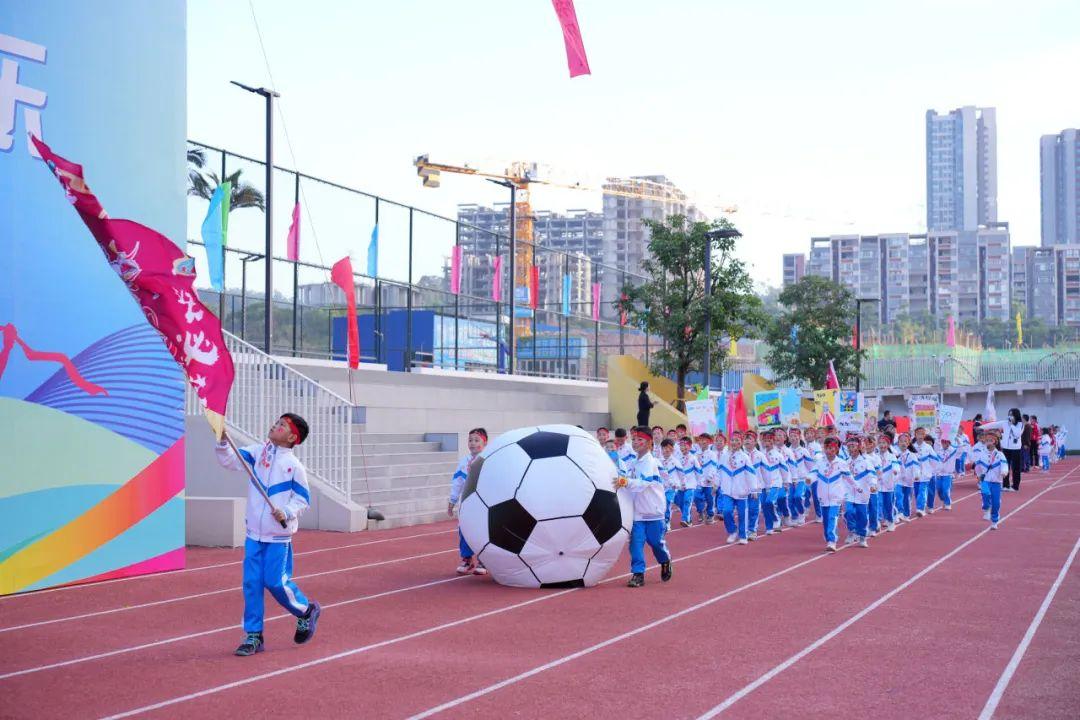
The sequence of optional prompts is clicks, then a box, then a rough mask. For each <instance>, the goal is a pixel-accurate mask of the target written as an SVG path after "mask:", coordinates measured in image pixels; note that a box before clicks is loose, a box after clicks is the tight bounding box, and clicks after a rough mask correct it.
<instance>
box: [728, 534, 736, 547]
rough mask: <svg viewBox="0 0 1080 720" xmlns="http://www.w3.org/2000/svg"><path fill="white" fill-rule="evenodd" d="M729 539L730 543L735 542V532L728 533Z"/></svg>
mask: <svg viewBox="0 0 1080 720" xmlns="http://www.w3.org/2000/svg"><path fill="white" fill-rule="evenodd" d="M727 541H728V545H730V544H731V543H733V542H735V533H731V534H730V535H728V536H727Z"/></svg>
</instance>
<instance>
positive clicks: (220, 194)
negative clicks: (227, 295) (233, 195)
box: [202, 183, 228, 292]
mask: <svg viewBox="0 0 1080 720" xmlns="http://www.w3.org/2000/svg"><path fill="white" fill-rule="evenodd" d="M227 189H228V183H225V184H223V185H218V186H217V188H215V189H214V194H213V195H211V196H210V207H209V208H208V209H207V211H206V219H205V220H203V224H202V239H203V244H204V245H205V247H206V265H207V267H209V269H210V286H211V287H212V288H214V289H215V290H217V291H218V292H221V291H222V290H224V289H225V258H224V255H223V253H224V252H225V249H224V248H225V230H224V228H223V227H222V211H221V203H222V200H223V198H224V197H225V191H226V190H227Z"/></svg>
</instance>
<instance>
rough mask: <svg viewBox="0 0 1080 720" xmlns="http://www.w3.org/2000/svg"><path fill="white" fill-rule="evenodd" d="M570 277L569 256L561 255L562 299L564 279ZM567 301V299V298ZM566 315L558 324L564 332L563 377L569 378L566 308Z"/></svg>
mask: <svg viewBox="0 0 1080 720" xmlns="http://www.w3.org/2000/svg"><path fill="white" fill-rule="evenodd" d="M568 275H570V256H569V255H563V276H562V282H560V283H559V296H560V298H561V297H562V295H563V293H564V292H565V287H566V278H567V276H568ZM568 299H569V298H568ZM566 310H567V314H566V316H565V317H564V318H563V319H562V322H560V323H559V324H560V325H562V324H565V325H566V330H565V331H564V332H563V342H562V345H563V377H564V378H567V377H570V314H569V310H570V308H569V307H567V308H566Z"/></svg>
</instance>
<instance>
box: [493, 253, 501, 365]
mask: <svg viewBox="0 0 1080 720" xmlns="http://www.w3.org/2000/svg"><path fill="white" fill-rule="evenodd" d="M501 251H502V247H501V245H500V243H499V233H498V232H496V233H495V257H496V258H498V257H499V253H500V252H501ZM501 269H502V268H500V270H501ZM499 275H501V273H499V274H498V275H497V274H496V273H495V263H494V261H493V262H492V264H491V285H492V287H494V286H495V285H496V283H498V284H499V292H497V293H496V294H495V372H498V371H499V363H500V361H501V358H502V348H501V344H502V284H501V282H500V277H499Z"/></svg>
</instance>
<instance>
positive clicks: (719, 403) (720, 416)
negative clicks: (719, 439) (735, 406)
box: [716, 392, 730, 434]
mask: <svg viewBox="0 0 1080 720" xmlns="http://www.w3.org/2000/svg"><path fill="white" fill-rule="evenodd" d="M729 394H730V393H726V392H722V393H720V394H719V395H718V396H717V397H716V427H717V428H718V429H719V432H723V433H724V434H727V432H728V395H729Z"/></svg>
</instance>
